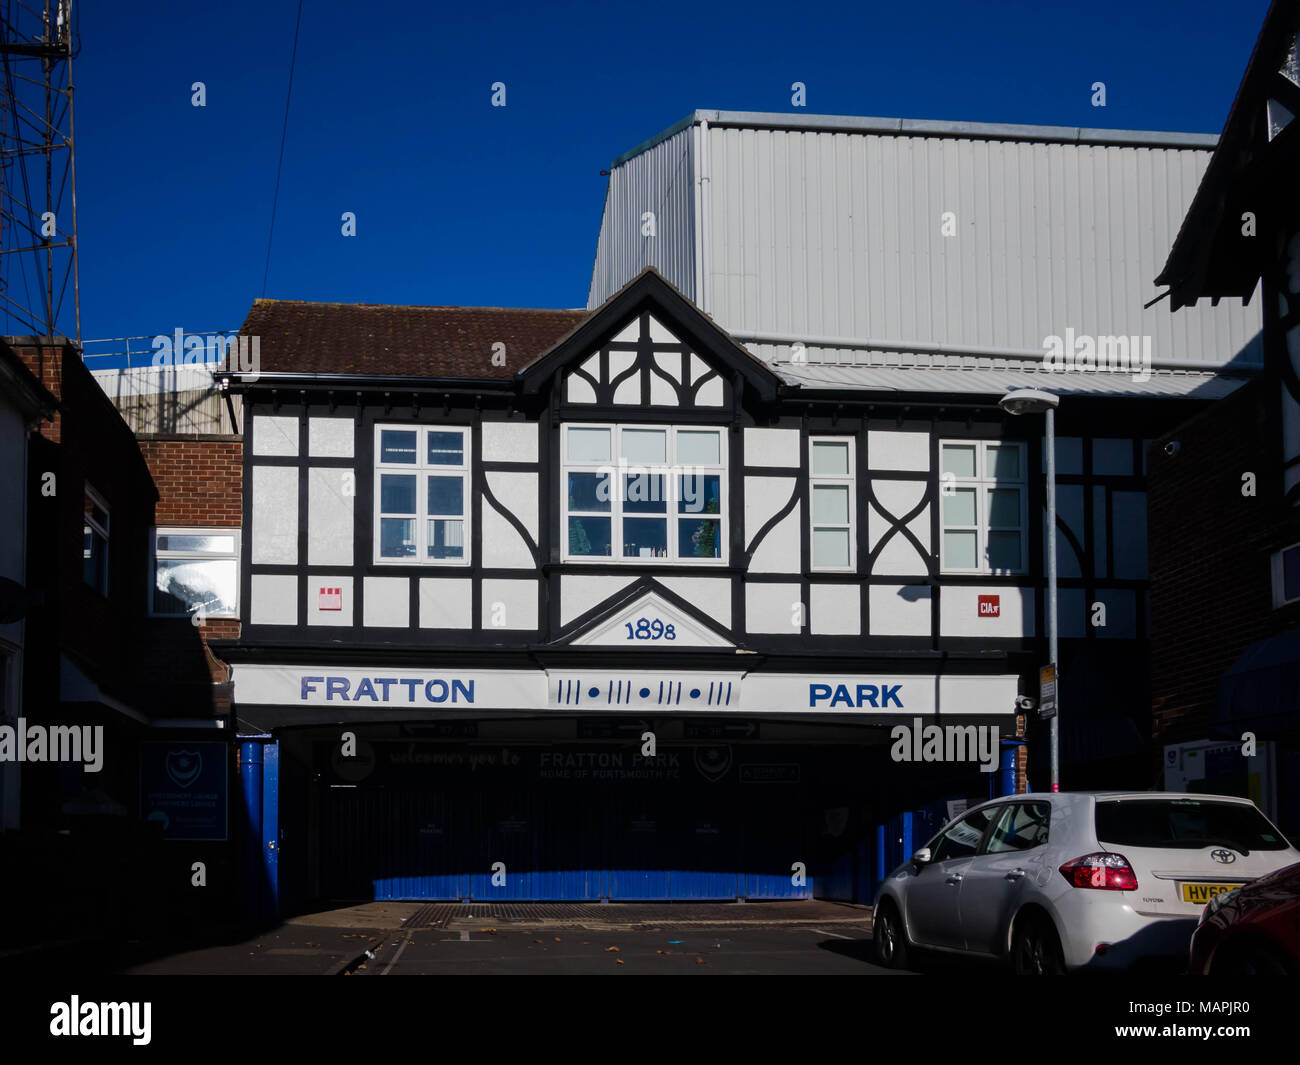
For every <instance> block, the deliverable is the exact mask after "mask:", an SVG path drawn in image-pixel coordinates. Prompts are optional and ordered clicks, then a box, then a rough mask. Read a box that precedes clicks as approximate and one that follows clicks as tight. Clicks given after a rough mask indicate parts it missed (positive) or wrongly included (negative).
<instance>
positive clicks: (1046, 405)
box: [998, 388, 1060, 414]
mask: <svg viewBox="0 0 1300 1065" xmlns="http://www.w3.org/2000/svg"><path fill="white" fill-rule="evenodd" d="M1058 403H1060V399H1059V398H1058V397H1057V396H1055V395H1053V394H1052V393H1051V392H1040V391H1039V390H1038V389H1036V388H1017V389H1015V390H1014V391H1011V392H1008V393H1007V394H1006V395H1005V396H1003V397H1002V398H1001V399H1000V400H998V406H999V407H1001V408H1002V409H1003V410H1004V411H1006V412H1007V413H1008V414H1044V413H1046V412H1047V411H1049V410H1053V409H1054V408H1055V407H1056V405H1057V404H1058Z"/></svg>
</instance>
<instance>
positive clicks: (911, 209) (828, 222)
mask: <svg viewBox="0 0 1300 1065" xmlns="http://www.w3.org/2000/svg"><path fill="white" fill-rule="evenodd" d="M711 114H713V113H709V112H697V113H696V115H697V118H698V117H701V116H703V117H709V116H710V115H711ZM716 118H717V119H719V120H721V123H722V124H714V125H711V126H710V127H709V130H708V134H707V137H708V152H707V169H708V175H707V176H708V178H709V181H708V182H707V186H706V188H707V192H706V193H705V195H706V197H707V211H704V212H703V214H701V211H700V204H699V202H698V200H697V199H695V198H693V197H692V196H691V195H690V193H689V191H688V188H687V186H689V185H690V184H691V183H692V182H694V180H695V177H696V174H697V173H698V172H699V160H700V158H701V143H700V140H701V137H702V136H703V134H702V131H701V126H700V125H699V122H698V121H697V122H696V123H695V124H694V125H693V126H689V127H687V128H686V129H683V130H680V131H678V132H677V133H675V134H673V135H672V136H671V137H668V138H667V139H665V140H663V141H661V142H659V143H658V144H654V143H653V142H651V143H652V145H653V146H652V147H650V148H648V149H646V150H644V151H642V152H640V153H639V154H636V155H633V156H631V157H630V158H628V159H626V161H624V162H621V163H620V164H618V165H617V166H616V167H615V168H614V171H613V174H612V175H611V177H610V185H609V190H608V196H607V201H606V204H605V214H604V218H603V220H602V224H601V232H600V237H599V240H598V249H597V255H596V269H595V271H594V273H593V276H592V284H591V291H590V294H589V299H588V305H589V306H592V307H594V306H596V305H597V304H599V303H600V302H601V301H602V300H604V299H606V298H607V297H608V296H610V295H611V294H612V293H614V292H616V291H617V290H618V289H619V288H620V287H621V286H622V285H623V284H626V283H627V282H628V281H629V280H631V278H633V277H634V276H635V275H636V273H637V272H638V271H639V270H640V269H641V268H643V267H644V266H646V265H647V264H653V265H655V266H657V267H658V268H659V269H660V270H661V271H662V272H663V273H664V274H665V276H667V277H668V278H669V279H670V280H671V281H672V282H673V283H674V284H676V285H677V286H678V287H679V288H680V289H681V290H682V291H683V292H684V293H686V294H687V295H688V296H690V297H691V298H693V299H697V300H698V299H699V292H698V290H697V288H696V286H695V284H694V279H695V270H696V264H697V259H696V253H697V251H698V253H699V255H700V256H701V258H700V260H699V261H702V262H703V263H704V264H705V266H706V267H707V270H708V277H709V284H708V285H707V286H705V287H706V288H707V306H705V307H704V309H705V310H706V311H707V312H708V313H709V314H711V315H712V316H713V317H714V319H715V320H716V321H718V323H719V324H720V325H722V326H723V327H724V328H727V329H729V330H733V331H736V332H749V333H760V334H767V335H770V334H777V335H780V336H792V337H798V336H800V335H806V336H809V337H817V338H819V339H821V340H822V341H823V342H826V341H827V340H829V339H830V338H836V339H840V340H843V339H854V340H859V341H875V342H880V343H879V344H876V345H871V346H867V347H863V348H858V349H854V350H852V351H849V352H847V353H845V352H823V350H822V349H821V348H819V347H817V346H815V345H813V344H812V343H808V345H807V354H808V358H809V360H810V361H812V362H818V361H823V360H825V361H832V362H837V363H838V362H843V361H845V360H846V359H847V360H848V361H852V362H862V363H872V364H875V363H879V362H880V361H881V359H880V353H881V352H884V351H887V350H889V349H891V348H896V349H901V350H912V349H915V348H916V347H925V346H927V345H960V346H967V347H988V348H998V349H1011V350H1014V351H1019V352H1025V351H1029V352H1039V351H1042V350H1043V344H1044V341H1045V339H1046V338H1047V337H1049V336H1053V335H1055V336H1064V335H1065V331H1066V330H1067V329H1072V330H1074V333H1075V335H1076V336H1080V335H1085V334H1086V335H1089V336H1093V337H1108V336H1129V337H1131V336H1138V337H1148V336H1149V337H1150V338H1151V352H1150V354H1151V358H1152V359H1154V360H1156V361H1157V362H1159V361H1162V360H1177V361H1189V360H1190V361H1192V362H1194V363H1203V364H1205V365H1207V366H1213V365H1220V364H1222V363H1225V362H1228V361H1229V360H1232V359H1233V358H1234V356H1237V355H1238V353H1239V352H1242V349H1243V348H1246V347H1247V345H1248V343H1249V342H1250V341H1251V339H1252V338H1254V337H1255V336H1256V335H1257V334H1258V332H1259V329H1260V323H1261V314H1260V301H1259V299H1255V300H1254V301H1253V302H1252V304H1251V305H1249V306H1245V307H1243V306H1242V305H1241V304H1240V303H1239V302H1237V301H1226V300H1225V301H1224V302H1223V303H1221V304H1220V305H1219V306H1218V307H1211V306H1209V305H1208V304H1202V305H1201V306H1197V307H1193V308H1186V309H1183V310H1180V311H1179V312H1178V313H1177V314H1174V313H1171V312H1170V310H1169V307H1168V305H1167V303H1165V302H1163V301H1162V302H1160V303H1157V304H1156V305H1155V306H1153V307H1151V308H1149V309H1144V307H1143V305H1144V304H1145V303H1147V302H1149V301H1151V300H1152V299H1153V298H1155V297H1156V296H1157V295H1158V294H1159V289H1158V288H1157V287H1156V286H1155V284H1154V283H1153V280H1152V279H1153V278H1154V277H1155V276H1156V275H1157V274H1158V273H1159V272H1160V269H1161V267H1162V266H1163V264H1164V261H1165V258H1166V257H1167V255H1168V252H1169V248H1170V247H1171V245H1172V243H1173V240H1174V236H1175V234H1176V233H1177V232H1178V227H1179V225H1180V224H1181V222H1182V218H1183V214H1184V212H1185V210H1186V208H1187V206H1188V205H1189V204H1190V203H1191V200H1192V197H1193V195H1194V194H1195V191H1196V188H1197V185H1198V183H1199V181H1200V178H1201V175H1202V173H1203V171H1204V169H1205V167H1206V165H1207V164H1208V161H1209V156H1210V148H1209V147H1208V146H1204V145H1197V144H1194V143H1189V144H1187V145H1180V144H1163V143H1155V144H1147V143H1143V142H1142V138H1143V137H1144V136H1147V137H1149V138H1150V139H1152V140H1153V141H1159V140H1160V139H1161V138H1164V139H1165V140H1176V135H1168V134H1151V135H1142V134H1132V135H1126V134H1114V133H1112V134H1110V135H1109V136H1110V137H1113V138H1114V139H1115V140H1118V141H1121V143H1100V144H1099V143H1078V142H1073V141H1068V140H1064V139H1060V140H1058V139H1056V137H1055V135H1054V134H1053V131H1051V130H1048V131H1045V132H1043V133H1042V136H1041V138H1040V139H1036V138H1035V134H1034V131H1033V130H1032V129H1030V130H1029V131H1028V132H1026V133H1025V134H1024V135H1023V136H1019V135H1013V134H1011V133H1009V132H1008V133H1003V132H1001V131H997V130H995V129H994V128H993V127H987V128H982V131H981V132H979V133H978V135H974V136H964V135H961V134H962V133H964V132H966V130H965V129H963V128H960V127H954V128H953V129H952V130H949V131H948V133H947V134H946V135H938V134H937V133H936V132H934V131H932V130H929V129H927V130H916V129H912V130H910V131H906V130H904V131H900V132H890V131H887V130H882V129H881V128H880V127H879V120H877V121H876V127H875V128H872V129H853V128H840V127H844V126H849V125H851V124H852V123H853V122H855V121H857V120H853V119H845V118H835V117H833V116H832V117H826V118H824V119H819V118H817V116H808V119H807V121H808V123H810V124H812V123H814V121H817V122H821V123H822V124H823V126H822V128H807V129H779V128H762V127H765V126H767V125H769V124H771V122H770V120H771V119H772V118H773V116H761V115H756V116H752V119H753V125H746V124H745V116H744V114H743V113H733V112H727V113H726V114H725V116H724V115H722V114H717V115H716ZM932 125H935V126H939V125H940V124H932ZM970 129H971V130H975V129H976V127H975V126H974V125H972V126H971V127H970ZM1055 132H1056V133H1060V132H1061V131H1055ZM1065 132H1066V133H1069V132H1071V131H1065ZM1074 132H1075V133H1076V134H1078V136H1079V137H1084V134H1085V133H1086V132H1087V131H1074ZM1105 132H1106V131H1101V132H1100V133H1099V134H1098V137H1097V138H1096V139H1107V138H1106V137H1104V136H1103V134H1105ZM1126 137H1131V139H1132V141H1133V143H1123V141H1124V140H1125V138H1126ZM1188 139H1189V141H1190V140H1194V138H1190V137H1189V138H1188ZM656 203H659V204H664V205H665V206H664V207H661V208H660V211H659V214H658V218H657V220H658V236H657V237H656V238H654V239H653V240H649V239H647V238H643V237H641V235H640V219H641V215H642V213H643V212H644V211H645V210H652V209H654V207H653V206H647V204H656ZM946 212H952V215H953V216H954V217H953V218H952V225H953V228H954V229H955V235H953V236H945V235H944V232H943V226H944V221H945V213H946ZM706 239H707V242H708V247H707V248H706V247H703V242H704V241H705V240H706ZM697 243H699V244H700V245H701V246H700V247H699V248H698V249H697V248H696V244H697ZM740 339H742V341H743V342H746V343H747V344H749V341H748V340H747V339H746V338H744V337H742V338H740ZM756 343H757V342H755V344H756ZM755 344H749V346H751V347H754V346H755ZM912 357H913V358H914V359H915V360H916V364H917V365H924V366H971V365H975V366H979V367H992V366H993V365H995V363H994V360H993V358H991V357H984V356H980V357H978V358H977V360H976V361H975V362H974V363H972V362H971V360H970V357H969V356H965V355H960V354H951V353H926V352H920V353H917V354H915V355H914V356H912ZM1258 357H1259V349H1258V346H1257V345H1256V346H1253V347H1252V350H1251V351H1249V352H1247V353H1245V354H1243V355H1242V357H1241V358H1240V359H1239V360H1238V361H1239V362H1243V363H1254V362H1257V360H1258ZM787 358H788V354H787ZM783 361H785V360H783Z"/></svg>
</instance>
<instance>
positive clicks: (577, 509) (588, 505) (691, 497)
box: [560, 423, 728, 565]
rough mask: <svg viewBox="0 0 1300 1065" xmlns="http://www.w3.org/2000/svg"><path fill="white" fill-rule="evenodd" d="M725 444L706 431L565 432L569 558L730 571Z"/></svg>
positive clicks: (606, 427) (607, 427)
mask: <svg viewBox="0 0 1300 1065" xmlns="http://www.w3.org/2000/svg"><path fill="white" fill-rule="evenodd" d="M726 447H727V438H726V430H725V429H720V428H716V427H713V426H706V425H701V426H685V425H681V426H675V425H614V424H603V425H597V424H585V423H584V424H569V425H564V426H562V427H561V439H560V454H561V456H562V462H561V467H562V470H563V474H564V488H563V492H564V497H563V508H562V512H561V516H560V517H561V534H560V542H561V546H562V548H563V558H564V559H565V560H566V561H597V560H611V561H613V560H617V561H625V562H632V561H635V562H649V563H660V562H663V563H675V564H691V565H725V564H726V561H727V533H728V527H727V452H726Z"/></svg>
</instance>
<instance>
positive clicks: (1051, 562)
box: [998, 388, 1061, 791]
mask: <svg viewBox="0 0 1300 1065" xmlns="http://www.w3.org/2000/svg"><path fill="white" fill-rule="evenodd" d="M1059 402H1060V399H1058V398H1057V397H1056V396H1055V395H1053V394H1052V393H1051V392H1040V391H1039V390H1038V389H1036V388H1018V389H1015V390H1014V391H1012V392H1008V393H1007V394H1006V395H1005V396H1003V397H1002V398H1001V399H1000V400H998V406H999V407H1001V408H1002V409H1003V410H1004V411H1006V412H1007V413H1008V414H1045V415H1046V416H1047V418H1046V422H1047V440H1046V444H1045V447H1046V450H1047V642H1048V646H1049V648H1050V650H1049V652H1048V657H1050V658H1051V663H1050V664H1051V665H1052V666H1053V667H1055V668H1056V669H1057V670H1058V671H1059V669H1060V664H1059V662H1058V661H1057V654H1056V631H1057V630H1056V405H1057V404H1058V403H1059ZM1060 692H1061V682H1060V678H1059V675H1058V677H1057V680H1056V706H1057V709H1056V712H1055V713H1054V714H1053V715H1052V717H1051V729H1052V790H1053V791H1060V790H1061V761H1060V752H1061V741H1060V729H1059V725H1058V722H1059V721H1060V719H1061V711H1060V700H1061V695H1060Z"/></svg>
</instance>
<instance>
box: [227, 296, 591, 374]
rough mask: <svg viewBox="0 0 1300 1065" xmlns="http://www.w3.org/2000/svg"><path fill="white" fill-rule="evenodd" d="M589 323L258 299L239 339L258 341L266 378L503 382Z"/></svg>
mask: <svg viewBox="0 0 1300 1065" xmlns="http://www.w3.org/2000/svg"><path fill="white" fill-rule="evenodd" d="M590 315H591V312H590V311H586V310H530V309H525V308H519V307H395V306H389V305H386V304H379V303H309V302H306V301H302V300H274V299H258V300H255V301H254V302H253V306H252V308H251V309H250V310H249V312H248V317H247V318H245V319H244V324H243V326H242V327H241V328H240V333H242V334H243V335H245V336H250V337H252V336H256V337H260V338H261V339H260V341H259V350H260V353H261V363H260V371H261V372H262V373H302V374H318V373H319V374H326V373H328V374H358V375H365V376H373V377H424V378H463V379H468V380H483V379H497V380H502V379H506V378H510V377H513V376H514V375H515V374H516V373H518V372H519V371H520V370H522V369H523V368H524V367H525V366H527V365H528V363H530V362H532V361H533V360H534V359H536V358H537V357H538V356H539V355H541V354H543V353H544V352H546V351H549V350H550V349H551V348H552V347H553V346H554V345H555V343H556V342H557V341H558V340H560V339H561V338H562V337H564V336H566V335H567V334H568V333H570V332H572V331H573V330H574V329H575V328H576V327H577V326H578V325H579V324H581V323H582V322H584V321H585V320H586V319H587V318H588V317H590ZM498 343H500V344H504V345H505V365H504V366H497V365H493V361H492V355H493V351H494V348H493V345H495V344H498ZM498 361H500V360H498Z"/></svg>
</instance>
